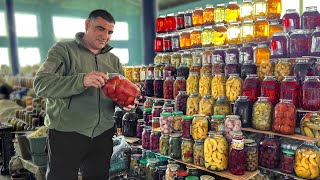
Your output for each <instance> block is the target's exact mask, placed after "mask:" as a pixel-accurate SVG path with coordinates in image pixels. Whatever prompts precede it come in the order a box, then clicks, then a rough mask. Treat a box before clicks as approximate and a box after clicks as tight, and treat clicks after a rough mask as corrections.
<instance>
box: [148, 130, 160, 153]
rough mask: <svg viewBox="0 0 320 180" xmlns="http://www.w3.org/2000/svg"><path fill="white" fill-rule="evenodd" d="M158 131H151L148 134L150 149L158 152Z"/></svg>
mask: <svg viewBox="0 0 320 180" xmlns="http://www.w3.org/2000/svg"><path fill="white" fill-rule="evenodd" d="M160 135H161V134H160V132H156V131H151V134H150V151H152V152H158V151H159V140H160Z"/></svg>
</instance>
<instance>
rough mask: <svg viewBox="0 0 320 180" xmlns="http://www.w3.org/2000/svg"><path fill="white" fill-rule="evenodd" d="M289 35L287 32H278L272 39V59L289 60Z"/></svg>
mask: <svg viewBox="0 0 320 180" xmlns="http://www.w3.org/2000/svg"><path fill="white" fill-rule="evenodd" d="M288 44H289V35H288V33H285V32H276V33H274V35H273V36H272V38H271V42H270V53H271V58H287V57H289V56H288V55H289V54H288V48H289V47H288Z"/></svg>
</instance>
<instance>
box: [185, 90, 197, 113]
mask: <svg viewBox="0 0 320 180" xmlns="http://www.w3.org/2000/svg"><path fill="white" fill-rule="evenodd" d="M199 103H200V96H199V93H192V94H191V95H190V96H189V98H188V100H187V111H186V115H194V114H198V113H199Z"/></svg>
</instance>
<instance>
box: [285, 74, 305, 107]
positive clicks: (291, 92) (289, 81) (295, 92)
mask: <svg viewBox="0 0 320 180" xmlns="http://www.w3.org/2000/svg"><path fill="white" fill-rule="evenodd" d="M300 89H301V88H300V85H299V84H298V82H297V79H296V77H295V76H285V77H284V80H283V81H282V82H281V85H280V99H287V100H291V101H292V102H293V104H294V106H295V107H297V108H299V107H300V103H299V101H300Z"/></svg>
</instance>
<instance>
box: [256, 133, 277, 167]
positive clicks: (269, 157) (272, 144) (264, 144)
mask: <svg viewBox="0 0 320 180" xmlns="http://www.w3.org/2000/svg"><path fill="white" fill-rule="evenodd" d="M279 154H280V142H279V140H277V139H276V138H275V137H274V135H268V137H267V138H266V139H264V140H263V141H261V142H260V146H259V165H260V166H262V167H266V168H271V169H273V168H276V167H278V164H279V159H280V157H279Z"/></svg>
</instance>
